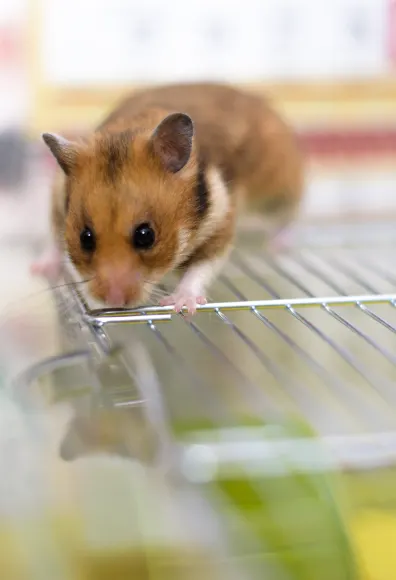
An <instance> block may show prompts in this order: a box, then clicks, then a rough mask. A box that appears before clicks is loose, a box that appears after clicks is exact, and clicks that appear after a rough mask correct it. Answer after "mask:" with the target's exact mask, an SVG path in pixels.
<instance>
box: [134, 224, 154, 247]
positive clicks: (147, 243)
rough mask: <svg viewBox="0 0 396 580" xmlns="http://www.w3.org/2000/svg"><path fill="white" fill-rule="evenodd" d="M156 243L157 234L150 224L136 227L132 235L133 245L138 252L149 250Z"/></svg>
mask: <svg viewBox="0 0 396 580" xmlns="http://www.w3.org/2000/svg"><path fill="white" fill-rule="evenodd" d="M154 242H155V232H154V230H153V228H152V227H151V226H150V224H147V223H144V224H139V225H138V226H136V228H135V231H134V232H133V234H132V244H133V247H134V248H136V249H137V250H149V249H150V248H152V247H153V245H154Z"/></svg>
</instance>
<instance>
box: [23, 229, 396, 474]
mask: <svg viewBox="0 0 396 580" xmlns="http://www.w3.org/2000/svg"><path fill="white" fill-rule="evenodd" d="M394 242H396V228H395V227H394V224H393V223H384V224H374V225H372V224H354V225H351V224H346V225H343V226H328V227H326V228H323V227H319V226H305V227H300V228H299V229H298V230H297V232H296V243H295V246H294V249H293V250H292V251H290V252H287V253H284V254H280V255H278V256H277V257H271V256H269V255H268V254H267V253H266V252H265V251H264V250H263V249H262V248H261V244H260V242H259V238H255V237H254V236H253V238H252V237H250V238H249V239H247V238H245V239H243V240H242V243H240V244H238V245H237V248H236V249H235V251H234V252H233V255H232V257H231V259H230V263H229V264H228V267H227V268H226V269H225V271H224V273H223V274H222V275H221V276H220V278H219V279H218V281H217V283H216V285H215V286H214V288H213V289H212V291H211V295H210V299H211V301H210V303H209V304H207V305H205V306H202V307H200V308H199V311H198V313H197V315H196V316H195V318H194V319H192V320H188V319H187V318H186V317H185V316H184V315H176V314H174V313H173V312H172V309H171V308H170V307H167V308H160V307H155V306H151V307H146V308H142V309H139V310H135V311H126V310H121V311H117V310H108V311H93V310H90V309H89V307H88V305H87V304H86V303H85V302H84V300H83V299H82V297H81V296H80V295H79V293H78V291H77V289H76V287H75V286H73V285H72V284H66V285H65V286H63V287H61V288H59V289H58V290H57V291H56V299H57V301H58V303H59V305H60V308H59V310H60V312H62V313H63V318H62V325H63V328H65V329H66V330H68V331H70V332H71V335H70V337H69V342H70V343H71V344H73V345H74V347H75V345H76V344H77V345H78V346H79V347H80V350H78V351H76V352H74V353H71V354H68V355H66V356H62V357H56V358H55V359H52V360H50V361H43V362H42V363H41V364H39V365H38V366H37V367H35V368H33V369H29V370H28V371H27V373H25V374H24V376H23V377H22V379H23V380H22V382H23V381H25V383H31V382H32V381H33V380H34V379H35V378H37V377H39V376H41V375H42V374H43V373H45V372H52V371H54V370H55V369H59V368H65V367H67V368H69V367H71V366H73V365H74V366H75V365H77V366H79V365H80V364H81V363H82V361H83V360H85V359H86V358H89V359H90V360H91V359H92V353H93V352H94V353H95V355H96V356H97V357H99V359H100V360H101V361H102V363H101V364H102V366H101V367H100V368H101V371H100V372H99V374H98V371H97V367H96V370H95V381H96V384H97V389H98V391H100V392H102V391H103V389H101V387H100V384H102V385H103V384H106V385H107V384H109V383H111V384H112V385H113V387H114V388H113V389H112V392H111V404H112V405H113V406H115V407H119V408H125V407H128V406H135V405H137V404H140V403H143V402H144V403H145V404H148V403H147V397H146V395H145V393H144V388H143V390H142V388H139V387H136V385H135V382H136V372H134V371H133V370H131V369H132V368H133V363H132V360H133V355H131V353H130V350H131V349H130V348H129V354H128V345H129V347H130V346H131V344H132V343H133V344H137V343H139V344H140V345H144V348H145V349H146V352H148V353H149V356H150V360H151V361H152V364H153V367H154V368H155V370H156V373H157V376H158V381H159V385H160V387H159V388H158V389H157V395H156V396H159V397H162V399H163V400H164V401H165V406H166V413H167V416H168V417H171V418H172V420H173V421H189V420H190V421H196V420H199V419H202V417H205V418H208V417H211V418H212V420H215V421H216V422H217V424H221V425H229V424H230V421H231V422H232V419H231V417H233V418H234V421H235V420H236V419H235V417H241V416H252V415H254V416H256V417H261V418H262V417H265V418H266V420H268V421H271V420H274V419H277V418H279V417H281V416H284V415H285V413H287V414H289V415H292V416H298V417H302V418H304V419H305V420H307V421H308V422H309V424H310V425H312V426H313V428H314V429H315V430H316V431H317V432H318V433H319V434H320V435H322V436H323V437H324V438H325V440H326V442H327V443H328V445H329V446H330V447H331V448H332V451H333V454H334V456H335V457H336V458H337V461H338V463H339V464H341V465H343V466H349V467H354V466H355V467H359V468H361V467H363V466H365V465H366V466H368V467H371V466H373V465H388V464H393V463H394V462H395V460H396V429H395V426H396V411H395V409H396V382H395V380H396V293H395V288H396V273H394V267H393V264H394V247H395V246H394ZM65 304H68V307H67V308H65ZM65 312H66V313H67V314H66V316H65V315H64V313H65ZM119 345H123V347H122V349H121V350H122V351H123V355H122V361H121V359H120V358H117V360H116V359H115V358H114V352H115V351H114V348H115V347H118V346H119ZM109 356H113V359H112V362H109V358H108V357H109ZM103 357H105V358H104V359H103ZM106 357H107V358H106ZM103 361H104V362H103ZM103 365H104V367H105V368H106V372H103ZM121 367H122V370H120V369H121ZM92 368H93V367H92V364H91V366H90V375H91V378H90V379H89V380H90V381H91V382H92ZM109 369H110V371H109ZM68 372H69V371H68ZM78 373H79V374H78V375H77V376H78V377H79V379H78V380H79V381H80V382H81V380H82V379H81V372H80V369H79V370H78ZM116 375H117V378H116ZM67 376H68V379H67V381H68V382H69V383H70V382H71V381H72V379H71V378H70V376H71V375H70V372H69V374H68V375H67ZM115 384H117V385H118V386H117V387H115V386H114V385H115ZM134 385H135V386H134ZM106 393H107V394H106V396H107V397H108V391H106Z"/></svg>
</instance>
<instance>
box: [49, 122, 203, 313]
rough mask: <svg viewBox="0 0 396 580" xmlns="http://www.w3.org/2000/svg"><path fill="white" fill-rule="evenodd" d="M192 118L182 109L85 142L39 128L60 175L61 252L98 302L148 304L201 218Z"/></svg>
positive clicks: (181, 255) (183, 255) (185, 248)
mask: <svg viewBox="0 0 396 580" xmlns="http://www.w3.org/2000/svg"><path fill="white" fill-rule="evenodd" d="M193 133H194V130H193V123H192V120H191V119H190V117H188V116H187V115H185V114H182V113H174V114H170V115H167V116H165V117H164V116H163V115H162V116H161V120H158V119H157V118H155V119H154V120H151V122H147V123H146V126H144V127H143V128H142V127H139V128H138V129H136V130H129V129H128V130H122V131H119V132H117V131H114V132H111V131H106V132H105V131H103V132H98V133H96V134H94V135H93V136H92V137H91V138H90V139H88V140H86V141H85V142H84V141H82V142H71V141H68V140H66V139H64V138H62V137H60V136H58V135H54V134H49V133H45V134H44V135H43V139H44V141H45V143H46V144H47V146H48V147H49V149H50V150H51V152H52V154H53V155H54V157H55V158H56V160H57V162H58V164H59V166H60V168H61V169H62V171H63V172H64V174H65V194H66V195H65V221H64V240H65V250H66V252H67V254H68V256H69V258H70V261H71V264H72V265H73V267H74V269H75V270H76V272H77V273H78V277H79V279H80V281H81V282H82V288H84V290H83V291H84V292H86V293H87V294H88V296H89V297H90V298H93V299H94V301H95V302H97V303H98V306H99V305H100V306H107V307H124V306H136V305H142V304H144V303H146V301H147V300H148V299H149V297H150V295H151V294H152V291H153V289H154V288H155V286H156V285H157V284H158V283H159V282H160V281H161V279H162V278H163V277H164V275H166V274H167V273H168V272H170V271H172V270H173V269H174V268H175V267H177V266H178V265H179V264H181V263H182V262H183V260H184V259H185V258H186V257H187V254H188V246H189V243H190V240H191V238H192V236H193V235H194V230H195V229H196V225H197V222H198V219H199V212H200V208H199V203H198V201H197V200H198V197H199V196H197V195H196V188H197V187H199V186H200V185H199V182H200V171H199V164H198V162H197V158H196V153H195V147H194V139H193Z"/></svg>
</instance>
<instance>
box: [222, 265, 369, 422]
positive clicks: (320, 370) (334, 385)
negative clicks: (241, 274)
mask: <svg viewBox="0 0 396 580" xmlns="http://www.w3.org/2000/svg"><path fill="white" fill-rule="evenodd" d="M220 279H221V281H222V282H223V284H224V285H225V286H226V287H227V288H228V289H229V290H231V291H232V292H233V293H234V294H235V296H237V298H238V299H240V300H244V299H245V296H244V294H242V293H241V292H240V291H239V290H238V288H237V287H236V286H235V285H234V284H233V283H232V282H231V281H230V280H229V279H228V278H227V277H226V276H221V277H220ZM252 312H253V314H254V315H255V316H256V318H258V319H259V320H260V321H261V322H263V323H264V324H265V326H266V327H267V328H269V329H270V330H271V331H273V332H274V333H275V334H276V335H277V336H279V337H280V338H281V339H282V340H283V341H284V342H285V343H286V344H288V345H289V346H290V347H291V348H292V349H293V351H294V352H296V353H297V354H298V355H299V356H300V357H301V358H302V359H303V360H304V362H306V363H307V365H308V366H309V367H310V368H311V369H312V370H313V372H314V373H315V374H316V375H317V376H318V377H319V378H320V379H322V380H324V382H325V383H326V384H327V385H328V387H330V391H328V390H327V389H322V390H321V393H322V394H323V395H324V396H325V397H326V398H327V399H328V400H330V402H331V404H332V405H333V406H336V407H337V409H338V411H339V412H340V413H341V415H344V416H345V417H344V419H345V420H344V425H345V426H347V427H348V428H352V427H353V426H354V425H360V426H362V425H361V424H360V423H359V421H357V420H356V418H355V417H354V416H353V415H352V414H351V412H350V410H348V409H347V408H346V407H345V405H342V404H341V403H340V401H339V399H338V398H337V397H336V396H335V393H334V391H335V392H338V393H339V395H342V396H343V397H345V385H344V384H343V383H342V381H340V380H338V379H337V378H336V377H334V376H333V375H332V374H331V372H330V371H329V370H328V369H326V368H325V367H324V366H323V365H321V364H319V363H318V362H317V361H316V360H315V359H314V358H313V357H312V356H311V355H310V354H309V353H308V352H306V351H305V350H304V349H303V348H302V347H301V346H300V345H299V344H297V343H296V342H295V340H293V339H292V338H290V336H288V335H287V334H286V333H285V332H283V331H282V330H281V329H280V328H278V327H277V326H276V325H275V324H274V323H272V322H271V321H270V320H269V319H268V318H267V317H265V316H264V315H263V314H262V313H261V312H259V311H258V310H257V309H256V308H255V307H252ZM350 402H351V403H352V404H356V397H353V400H352V401H350ZM349 409H350V408H349Z"/></svg>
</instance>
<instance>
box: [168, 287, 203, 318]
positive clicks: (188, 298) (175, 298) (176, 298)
mask: <svg viewBox="0 0 396 580" xmlns="http://www.w3.org/2000/svg"><path fill="white" fill-rule="evenodd" d="M198 304H199V305H200V306H202V305H203V304H206V298H205V297H204V296H195V295H193V294H191V293H189V292H183V291H181V292H176V293H175V294H171V295H170V296H167V297H166V298H163V299H162V300H161V301H160V305H161V306H173V305H174V307H175V308H174V309H175V312H181V311H182V310H183V308H184V307H185V308H187V311H188V313H189V314H190V315H193V314H195V313H196V311H197V305H198Z"/></svg>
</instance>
